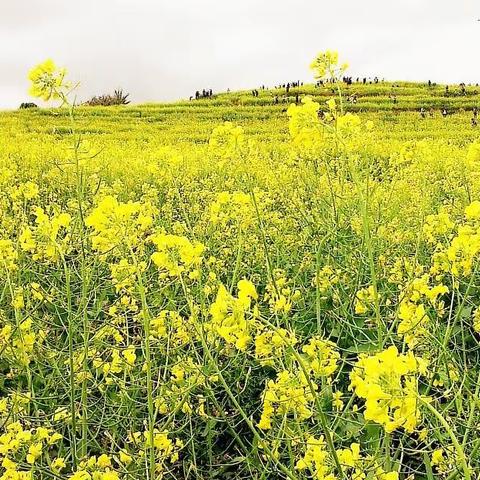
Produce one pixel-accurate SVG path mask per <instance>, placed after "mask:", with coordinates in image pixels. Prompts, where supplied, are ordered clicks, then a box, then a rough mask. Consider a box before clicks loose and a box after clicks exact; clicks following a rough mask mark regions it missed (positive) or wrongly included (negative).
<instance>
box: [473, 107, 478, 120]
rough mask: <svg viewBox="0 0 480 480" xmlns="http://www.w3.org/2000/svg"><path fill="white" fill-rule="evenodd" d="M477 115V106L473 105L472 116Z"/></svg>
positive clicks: (475, 116)
mask: <svg viewBox="0 0 480 480" xmlns="http://www.w3.org/2000/svg"><path fill="white" fill-rule="evenodd" d="M477 117H478V107H473V118H477Z"/></svg>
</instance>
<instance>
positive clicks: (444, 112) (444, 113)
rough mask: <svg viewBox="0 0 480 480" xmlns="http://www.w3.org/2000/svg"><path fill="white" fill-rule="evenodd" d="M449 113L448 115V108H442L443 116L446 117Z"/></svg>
mask: <svg viewBox="0 0 480 480" xmlns="http://www.w3.org/2000/svg"><path fill="white" fill-rule="evenodd" d="M447 115H448V112H447V109H446V108H444V109H443V110H442V116H443V118H446V116H447Z"/></svg>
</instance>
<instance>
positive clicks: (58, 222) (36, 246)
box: [19, 207, 72, 261]
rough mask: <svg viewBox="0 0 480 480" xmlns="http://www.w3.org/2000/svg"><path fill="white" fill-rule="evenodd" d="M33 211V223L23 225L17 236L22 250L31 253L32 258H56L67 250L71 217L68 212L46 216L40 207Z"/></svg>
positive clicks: (51, 259)
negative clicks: (31, 224)
mask: <svg viewBox="0 0 480 480" xmlns="http://www.w3.org/2000/svg"><path fill="white" fill-rule="evenodd" d="M33 213H34V215H35V225H33V226H27V227H25V228H24V229H23V231H22V233H21V234H20V237H19V240H20V246H21V248H22V250H24V251H26V252H29V253H31V254H32V258H33V260H44V261H56V260H58V259H59V257H60V255H65V253H67V252H68V248H69V242H70V232H69V227H70V223H71V221H72V217H71V216H70V215H69V214H68V213H53V214H52V215H51V216H48V215H47V214H46V213H45V211H44V210H43V208H41V207H36V208H35V209H34V211H33Z"/></svg>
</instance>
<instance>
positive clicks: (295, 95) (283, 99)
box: [190, 76, 478, 127]
mask: <svg viewBox="0 0 480 480" xmlns="http://www.w3.org/2000/svg"><path fill="white" fill-rule="evenodd" d="M341 80H342V82H343V83H344V84H345V85H347V86H349V85H353V84H354V83H359V84H363V85H366V84H378V83H380V79H379V77H377V76H375V77H363V78H362V77H356V78H354V77H347V76H344V77H342V79H341ZM384 81H385V79H382V80H381V82H384ZM333 83H334V81H333V80H319V81H318V82H317V83H316V86H317V87H322V86H327V85H329V84H333ZM427 85H428V87H429V88H431V87H435V86H436V85H437V84H436V83H433V82H432V81H431V80H428V83H427ZM302 86H303V82H301V81H300V80H297V81H293V82H287V83H281V84H278V85H276V86H275V89H277V90H281V89H284V90H285V94H283V95H278V94H275V95H273V97H272V100H273V104H274V105H278V104H279V103H288V102H292V101H293V99H294V101H295V103H297V104H298V103H300V100H301V98H300V92H299V91H298V87H302ZM469 86H471V85H469ZM476 86H477V87H478V83H477V84H476ZM399 87H400V85H397V84H392V92H391V93H390V95H389V99H390V100H391V102H392V103H393V104H394V105H396V104H397V103H398V99H397V95H396V93H395V88H399ZM267 88H268V87H265V85H262V86H261V87H259V88H254V89H252V90H251V95H252V96H253V97H254V98H258V97H259V96H260V91H264V90H267ZM458 88H459V89H458V90H455V91H454V92H453V93H452V90H451V88H450V86H449V85H446V86H445V96H450V95H452V94H455V95H468V92H467V85H466V84H465V83H463V82H462V83H460V84H459V85H458ZM292 89H297V90H295V91H293V92H292ZM227 92H228V93H229V92H230V89H228V90H227ZM471 93H472V94H477V90H473V91H472V92H471ZM289 94H291V95H289ZM212 97H213V90H212V89H211V88H210V89H203V90H197V91H196V92H195V96H191V97H190V100H193V99H194V98H195V100H199V99H205V98H207V99H209V98H212ZM346 99H347V101H348V102H349V103H351V104H356V103H357V101H358V95H357V93H352V94H351V95H349V96H348V97H346ZM440 113H441V115H442V117H443V118H446V117H447V116H448V115H449V112H448V110H447V108H446V107H444V108H442V109H440ZM427 115H429V116H430V117H433V116H434V115H435V112H434V109H433V108H430V109H429V111H428V112H427V109H426V108H425V107H421V108H420V116H421V117H422V118H427ZM471 125H472V127H476V126H477V125H478V107H474V108H473V110H472V118H471Z"/></svg>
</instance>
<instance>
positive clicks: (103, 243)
mask: <svg viewBox="0 0 480 480" xmlns="http://www.w3.org/2000/svg"><path fill="white" fill-rule="evenodd" d="M155 213H156V210H155V209H154V208H153V206H152V205H150V204H149V203H140V202H128V203H122V202H119V201H118V200H117V199H116V198H115V197H113V196H111V195H110V196H106V197H105V198H103V199H102V200H100V202H99V203H98V206H97V207H95V208H94V209H93V210H92V212H91V213H90V215H88V217H87V218H86V219H85V224H86V225H87V227H90V228H91V229H92V233H91V239H92V248H93V249H94V250H97V251H99V252H100V253H103V254H106V253H108V252H109V251H111V250H113V249H115V247H118V246H122V248H125V247H126V250H127V252H128V249H129V248H136V247H138V246H139V245H140V244H141V242H142V241H143V240H144V238H145V235H146V234H147V232H148V230H149V229H150V227H151V225H152V223H153V217H154V214H155Z"/></svg>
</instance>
